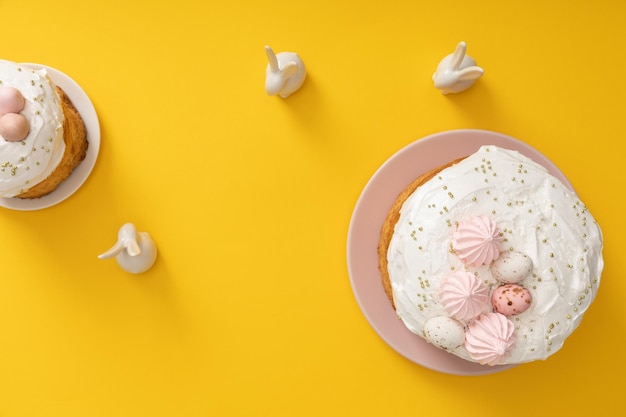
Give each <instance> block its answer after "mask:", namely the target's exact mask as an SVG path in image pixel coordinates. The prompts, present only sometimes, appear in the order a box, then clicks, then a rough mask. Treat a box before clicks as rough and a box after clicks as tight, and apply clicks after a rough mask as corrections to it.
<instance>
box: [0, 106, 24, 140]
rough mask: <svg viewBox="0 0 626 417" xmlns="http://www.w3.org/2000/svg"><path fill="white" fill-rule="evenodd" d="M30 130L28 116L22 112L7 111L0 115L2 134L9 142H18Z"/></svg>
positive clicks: (0, 131)
mask: <svg viewBox="0 0 626 417" xmlns="http://www.w3.org/2000/svg"><path fill="white" fill-rule="evenodd" d="M29 131H30V125H29V124H28V120H27V119H26V117H24V116H23V115H21V114H20V113H7V114H5V115H3V116H0V136H2V138H3V139H4V140H6V141H7V142H18V141H20V140H22V139H24V138H26V136H28V132H29Z"/></svg>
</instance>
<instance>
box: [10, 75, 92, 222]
mask: <svg viewBox="0 0 626 417" xmlns="http://www.w3.org/2000/svg"><path fill="white" fill-rule="evenodd" d="M22 65H24V66H28V67H30V68H33V69H42V68H43V69H46V71H47V72H48V75H49V76H50V78H51V79H52V81H54V83H55V84H56V85H58V86H59V87H61V88H62V89H63V91H65V94H67V95H68V97H69V98H70V100H72V103H73V104H74V106H75V107H76V109H77V110H78V112H79V113H80V115H81V117H82V118H83V121H84V122H85V127H86V128H87V141H88V142H89V147H88V148H87V154H86V155H85V159H84V160H83V161H82V162H81V163H80V165H78V166H77V167H76V169H74V172H72V174H71V175H70V176H69V178H68V179H66V180H65V181H63V183H61V184H60V185H59V186H58V187H57V189H56V190H54V191H53V192H51V193H50V194H48V195H46V196H43V197H41V198H34V199H26V198H25V199H21V198H0V207H5V208H9V209H13V210H24V211H28V210H41V209H45V208H48V207H51V206H54V205H56V204H59V203H60V202H62V201H64V200H65V199H67V198H69V197H70V196H71V195H72V194H74V193H75V192H76V191H77V190H78V189H79V188H80V187H81V186H82V185H83V183H84V182H85V181H86V180H87V178H88V177H89V174H91V171H92V170H93V167H94V165H95V164H96V160H97V159H98V152H99V151H100V124H99V122H98V115H97V114H96V109H95V108H94V106H93V104H92V103H91V101H90V100H89V97H88V96H87V94H86V93H85V92H84V91H83V89H82V88H81V87H80V86H79V85H78V84H77V83H76V81H74V80H73V79H71V78H70V77H68V76H67V75H65V74H64V73H62V72H61V71H59V70H56V69H54V68H51V67H48V66H45V65H41V64H32V63H25V64H22Z"/></svg>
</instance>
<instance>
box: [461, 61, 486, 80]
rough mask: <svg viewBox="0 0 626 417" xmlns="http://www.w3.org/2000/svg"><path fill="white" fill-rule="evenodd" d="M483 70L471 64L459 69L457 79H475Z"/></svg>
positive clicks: (480, 75)
mask: <svg viewBox="0 0 626 417" xmlns="http://www.w3.org/2000/svg"><path fill="white" fill-rule="evenodd" d="M483 73H484V70H483V69H482V68H481V67H477V66H476V65H473V66H471V67H467V68H463V69H462V70H459V72H458V75H459V80H462V81H469V80H477V79H479V78H480V77H482V75H483Z"/></svg>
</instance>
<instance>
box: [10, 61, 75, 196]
mask: <svg viewBox="0 0 626 417" xmlns="http://www.w3.org/2000/svg"><path fill="white" fill-rule="evenodd" d="M0 85H3V86H6V87H14V88H17V89H18V90H19V91H20V92H21V93H22V95H23V96H24V99H25V101H26V105H25V107H24V109H23V110H22V111H21V114H23V115H24V116H25V117H26V119H27V120H28V123H29V125H30V132H29V133H28V136H27V137H26V138H25V139H24V140H22V141H19V142H8V141H6V140H4V138H2V137H1V136H0V197H14V196H16V195H17V194H21V193H23V192H24V191H27V190H28V189H29V188H30V187H32V186H34V185H36V184H38V183H40V182H41V181H43V180H45V179H46V178H47V177H48V176H49V175H50V174H51V173H52V171H54V169H55V168H56V167H57V166H58V164H59V162H60V161H61V158H62V157H63V152H64V151H65V143H64V141H63V119H64V116H63V110H62V108H61V104H60V98H59V95H58V93H57V91H56V89H55V86H54V84H53V83H52V81H51V80H50V78H49V77H48V75H47V73H46V70H45V69H42V70H33V69H31V68H29V67H27V66H23V65H19V64H15V63H13V62H9V61H4V60H0Z"/></svg>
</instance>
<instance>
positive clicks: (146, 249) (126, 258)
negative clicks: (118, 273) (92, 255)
mask: <svg viewBox="0 0 626 417" xmlns="http://www.w3.org/2000/svg"><path fill="white" fill-rule="evenodd" d="M156 256H157V250H156V246H155V244H154V241H153V240H152V238H151V237H150V235H149V234H148V233H146V232H137V229H136V228H135V225H133V224H132V223H126V224H124V225H123V226H122V227H121V228H120V230H119V232H118V233H117V242H116V243H115V245H113V247H112V248H111V249H109V250H108V251H106V252H104V253H103V254H101V255H98V258H99V259H108V258H112V257H115V259H116V260H117V263H118V265H119V266H120V267H121V268H122V269H123V270H125V271H127V272H130V273H132V274H140V273H142V272H145V271H147V270H148V269H150V268H151V267H152V265H153V264H154V261H155V260H156Z"/></svg>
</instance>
